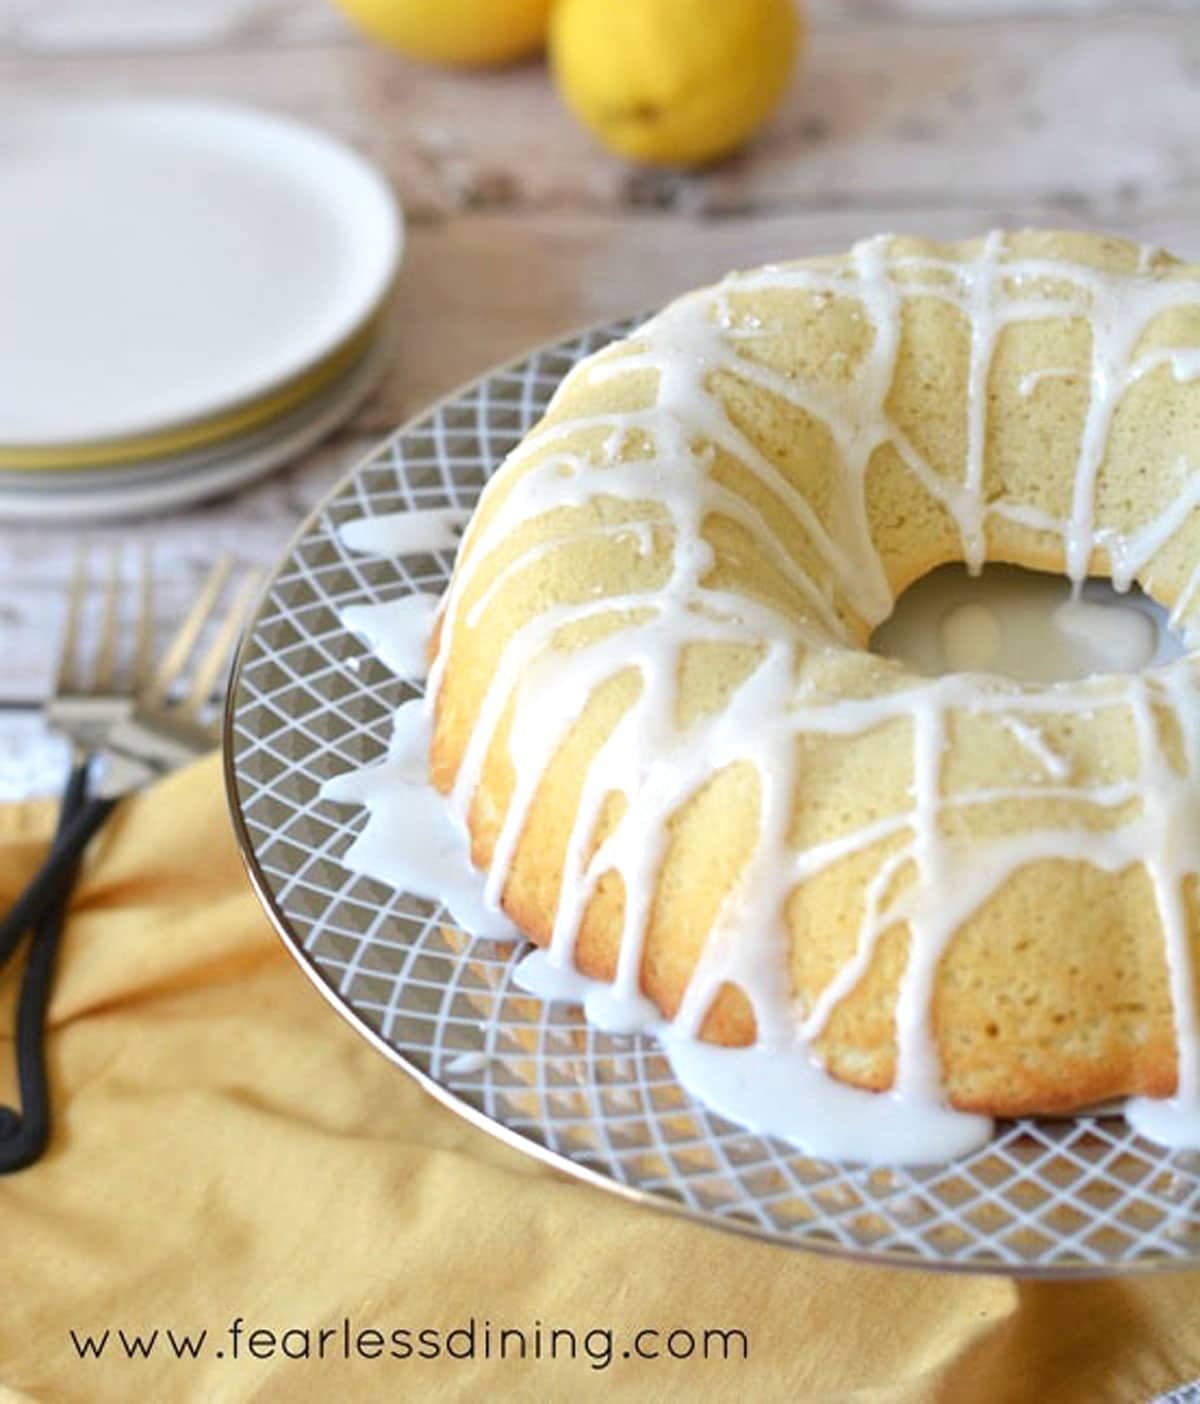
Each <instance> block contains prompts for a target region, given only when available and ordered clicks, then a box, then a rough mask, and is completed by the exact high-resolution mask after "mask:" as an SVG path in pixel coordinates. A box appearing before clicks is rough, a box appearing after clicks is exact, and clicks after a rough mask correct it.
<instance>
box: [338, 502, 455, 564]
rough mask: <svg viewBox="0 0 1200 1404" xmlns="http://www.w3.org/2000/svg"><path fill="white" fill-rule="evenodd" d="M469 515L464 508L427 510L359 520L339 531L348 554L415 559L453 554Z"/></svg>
mask: <svg viewBox="0 0 1200 1404" xmlns="http://www.w3.org/2000/svg"><path fill="white" fill-rule="evenodd" d="M470 516H471V514H470V512H468V511H466V510H465V509H463V508H462V507H426V508H424V509H414V510H413V511H411V512H387V513H381V514H380V515H379V516H378V517H356V518H355V519H354V520H353V521H349V522H343V523H342V524H341V526H339V527H338V528H337V536H338V540H339V541H340V542H341V543H342V545H343V546H345V548H346V549H347V550H348V551H362V552H365V553H367V554H369V555H372V556H415V555H420V554H423V553H425V552H426V551H453V550H454V549H455V548H456V547H457V546H458V530H457V529H458V528H459V527H461V526H465V525H466V523H467V521H468V519H469V518H470Z"/></svg>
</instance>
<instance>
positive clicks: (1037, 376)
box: [1017, 366, 1077, 400]
mask: <svg viewBox="0 0 1200 1404" xmlns="http://www.w3.org/2000/svg"><path fill="white" fill-rule="evenodd" d="M1076 378H1077V375H1076V372H1075V371H1073V370H1072V369H1071V368H1070V367H1069V366H1046V367H1045V368H1044V369H1042V370H1035V371H1029V372H1028V374H1026V375H1023V376H1022V377H1021V378H1020V380H1018V381H1017V394H1018V395H1020V397H1021V398H1022V399H1023V400H1027V399H1029V397H1030V395H1032V394H1033V393H1034V391H1035V390H1036V389H1037V388H1038V386H1039V385H1040V384H1041V383H1042V381H1043V380H1075V379H1076Z"/></svg>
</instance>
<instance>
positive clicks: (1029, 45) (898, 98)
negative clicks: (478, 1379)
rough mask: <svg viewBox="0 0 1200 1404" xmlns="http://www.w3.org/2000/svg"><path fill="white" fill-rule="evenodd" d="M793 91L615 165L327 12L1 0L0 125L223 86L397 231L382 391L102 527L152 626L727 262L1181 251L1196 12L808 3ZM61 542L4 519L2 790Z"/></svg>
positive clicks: (553, 104)
mask: <svg viewBox="0 0 1200 1404" xmlns="http://www.w3.org/2000/svg"><path fill="white" fill-rule="evenodd" d="M809 10H810V22H811V37H810V43H809V46H808V52H807V54H806V56H805V59H804V62H803V64H802V66H801V67H800V69H799V70H798V72H797V74H796V80H795V83H794V86H793V89H792V92H791V94H790V96H789V98H788V101H787V102H786V104H785V106H784V108H783V109H782V111H781V112H780V113H779V115H778V116H777V118H776V119H775V121H774V122H773V123H772V124H771V126H770V127H769V128H768V129H767V130H766V131H764V132H763V133H762V135H761V136H760V137H759V139H758V140H757V141H756V142H755V143H754V144H753V145H752V146H751V147H750V148H748V149H747V150H746V151H745V152H744V153H743V154H742V155H740V156H739V157H737V158H736V159H734V160H732V161H729V162H727V163H725V164H723V165H721V166H719V167H717V168H715V169H712V170H710V171H707V172H704V173H702V174H694V175H681V174H675V173H670V172H657V171H648V170H640V169H634V168H631V167H629V166H627V165H625V164H623V163H622V162H620V161H618V160H616V159H614V158H612V157H610V156H608V155H606V154H605V153H604V152H602V151H600V150H599V149H598V148H597V147H596V146H595V145H594V144H593V143H592V141H591V140H590V138H589V137H588V136H587V135H586V133H584V132H583V131H582V130H581V129H580V128H579V127H578V126H577V125H576V124H575V123H574V122H573V121H572V119H571V118H570V117H569V116H568V114H567V113H566V112H565V111H564V110H563V108H562V107H561V105H560V103H559V101H558V99H557V97H556V95H555V93H554V91H553V89H552V87H551V85H550V82H549V80H548V77H547V74H546V72H545V69H544V67H543V66H542V65H541V64H536V63H535V64H529V65H526V66H523V67H519V68H515V69H511V70H507V71H504V72H499V73H489V74H482V75H480V74H470V75H468V74H457V73H449V72H443V71H439V70H435V69H426V68H420V67H416V66H413V65H410V64H407V63H405V62H404V61H403V60H401V59H399V58H397V57H395V56H394V55H391V54H389V53H386V52H384V51H381V50H379V49H376V48H372V47H370V46H368V45H367V44H366V43H365V42H363V41H361V40H360V39H359V38H358V37H357V36H356V35H354V34H352V33H351V32H350V31H349V30H348V29H347V28H346V26H345V25H344V24H343V23H342V22H341V21H340V19H339V18H338V16H337V14H336V13H335V12H334V11H333V9H332V8H331V7H330V6H329V5H328V4H326V3H324V0H286V2H285V3H281V0H187V3H169V4H165V3H163V0H108V3H105V4H103V5H101V4H98V3H96V0H0V120H2V115H3V108H4V106H5V105H6V104H8V103H11V102H20V101H23V100H28V99H38V100H42V101H45V100H47V99H53V98H55V97H58V96H62V97H68V96H84V95H87V96H94V95H102V94H111V95H132V94H148V95H149V94H154V95H161V94H178V95H190V96H206V97H225V98H233V99H237V100H241V101H244V102H250V103H254V104H257V105H259V106H262V107H265V108H270V109H275V110H278V111H281V112H285V113H290V114H293V115H295V116H298V117H302V118H304V119H305V120H307V121H309V122H312V123H316V124H318V125H320V126H323V127H325V128H327V129H329V130H330V131H331V132H334V133H336V134H338V135H339V136H342V137H344V138H345V139H347V140H348V141H350V142H352V143H353V144H354V145H355V146H357V147H359V148H360V149H362V150H363V151H365V152H366V153H367V154H368V155H370V156H371V157H373V158H374V159H375V160H376V161H378V162H379V163H380V165H381V166H382V167H383V168H384V169H385V170H386V172H387V173H388V175H389V176H390V178H391V179H392V181H393V182H394V184H395V187H396V189H397V191H398V193H399V196H400V199H401V201H402V203H403V205H404V209H405V213H406V216H407V220H408V244H407V254H406V259H405V264H404V268H403V272H402V276H401V279H400V284H399V287H398V289H397V292H396V296H395V301H394V306H393V309H392V317H393V320H394V324H395V333H396V354H395V358H394V360H393V363H392V365H391V368H390V371H389V373H388V375H387V377H386V380H385V382H384V384H383V386H382V388H381V390H380V391H379V392H378V393H377V394H376V395H375V396H374V397H373V398H372V399H371V400H370V401H369V402H368V403H367V404H366V405H365V406H364V407H363V408H362V409H361V410H360V411H359V413H358V414H357V415H356V416H355V417H354V419H353V420H352V421H351V423H350V424H349V425H348V426H347V427H346V428H344V429H342V430H341V431H340V432H339V433H337V434H336V435H335V436H334V437H333V438H331V439H329V440H328V441H327V442H326V443H325V444H324V445H323V446H322V447H321V448H319V449H318V450H316V451H315V452H313V453H310V454H308V455H307V456H306V457H304V458H303V459H302V460H301V461H299V462H298V463H296V464H295V465H294V466H293V467H291V468H289V469H287V470H285V471H282V472H279V473H277V474H276V475H275V476H273V477H271V478H269V479H267V480H266V481H265V482H263V483H261V484H260V485H258V486H256V487H253V488H251V489H249V490H246V491H242V492H240V493H238V494H236V495H234V496H230V497H227V498H225V499H223V500H219V501H216V502H213V503H210V504H208V505H205V506H202V507H198V508H195V509H193V510H191V511H186V512H179V513H177V514H174V515H171V516H168V517H164V518H156V519H148V520H145V521H138V522H131V523H129V524H127V525H122V526H120V527H113V528H106V529H104V530H102V531H97V532H96V533H95V534H94V536H95V537H96V538H97V539H99V540H101V541H109V540H113V541H119V542H121V543H129V544H131V545H134V544H139V543H142V542H151V543H152V544H153V546H154V548H155V551H156V563H157V570H158V572H159V573H160V575H161V576H162V578H163V581H164V586H163V588H162V589H161V590H160V592H159V596H160V599H159V605H160V612H161V616H162V617H161V619H160V621H159V624H160V627H161V628H162V629H163V630H164V631H165V630H166V629H168V628H169V627H170V624H171V621H172V620H173V619H175V618H177V617H178V616H179V614H180V613H181V611H182V610H183V609H184V608H185V607H186V604H187V602H188V600H189V597H190V595H191V593H192V591H193V590H194V589H195V585H196V582H197V580H198V579H199V577H200V576H201V575H202V574H203V572H204V570H205V569H206V566H207V564H208V563H209V562H210V561H211V560H212V558H213V556H214V555H215V554H216V552H217V551H219V550H222V549H226V550H232V551H234V552H235V553H236V554H237V555H238V556H240V557H242V558H244V559H246V560H253V561H258V562H262V563H264V564H269V563H271V562H272V561H273V560H274V559H275V558H276V556H277V555H278V553H279V552H280V550H281V548H282V547H283V545H284V543H285V542H286V541H287V539H288V537H289V536H290V535H291V533H292V531H293V530H294V528H295V526H296V525H297V524H298V522H299V521H300V519H301V518H302V517H303V516H304V515H305V514H306V513H307V511H308V510H309V509H310V508H311V507H312V506H313V504H315V503H316V502H317V501H318V500H319V499H320V498H321V497H322V496H323V495H324V494H325V493H326V492H327V491H328V489H329V488H330V487H331V486H332V485H333V483H334V482H335V481H336V480H337V479H338V477H339V476H340V475H341V474H342V473H343V472H344V471H345V470H346V469H347V468H348V467H349V466H350V465H351V464H352V463H353V462H354V461H355V459H356V458H358V457H359V456H360V455H361V454H362V453H363V452H364V451H365V450H366V449H368V448H369V447H370V446H371V444H372V443H373V442H374V441H375V440H377V439H378V438H379V437H380V436H382V435H383V434H384V433H386V432H387V431H388V430H390V429H392V428H393V427H394V426H395V425H396V424H398V423H399V422H400V421H402V420H404V419H405V418H407V417H409V416H410V415H412V414H414V413H416V412H417V411H418V410H420V409H421V408H422V407H423V406H424V405H425V404H426V403H427V402H429V401H430V400H431V399H433V398H434V397H436V396H438V395H440V394H442V393H444V392H446V391H447V390H449V389H451V388H453V387H454V386H455V385H457V384H459V383H460V382H462V381H464V380H466V379H468V378H469V377H472V376H474V375H475V374H477V373H479V372H481V371H483V370H485V369H486V368H487V367H488V366H490V365H492V364H493V363H495V362H497V361H499V360H502V359H506V358H508V357H510V356H513V355H514V354H516V353H518V352H520V351H521V350H522V349H523V348H525V347H527V346H529V345H531V344H532V343H535V342H538V341H541V340H544V339H545V338H547V337H550V336H553V335H555V334H557V333H560V332H565V331H567V330H568V329H569V328H571V327H574V326H576V325H578V324H580V323H584V322H588V321H593V320H596V319H597V318H600V317H603V316H607V315H609V314H617V313H621V312H626V311H632V310H635V309H642V308H646V307H649V306H651V305H653V304H655V303H660V302H662V301H664V300H665V299H667V298H668V297H670V296H671V295H672V294H674V293H677V292H680V291H682V290H683V289H685V288H687V287H689V286H692V285H695V284H699V283H703V282H706V281H709V280H711V279H712V278H714V277H717V276H719V275H720V274H721V273H723V272H725V271H726V270H728V269H729V268H731V267H735V266H745V265H749V264H754V263H756V262H761V261H765V260H767V259H772V258H775V259H778V258H785V257H792V256H799V255H803V254H808V253H814V252H820V251H827V250H834V249H838V248H841V247H843V246H844V245H846V244H848V243H849V242H850V241H852V240H854V239H856V238H859V237H862V236H864V235H868V234H872V233H877V232H879V231H881V230H895V231H913V232H918V231H919V232H923V233H927V234H930V235H933V236H944V237H957V236H962V235H965V234H969V233H975V232H979V231H981V230H983V229H986V228H989V227H992V226H1005V227H1014V226H1020V225H1023V224H1029V223H1043V224H1045V223H1048V224H1053V225H1057V226H1066V227H1093V228H1103V229H1108V230H1112V231H1115V232H1120V233H1127V234H1131V235H1134V236H1136V237H1138V238H1140V239H1145V240H1149V241H1152V242H1155V243H1160V244H1163V245H1166V246H1167V247H1169V248H1171V249H1172V250H1173V251H1175V252H1177V253H1181V254H1183V255H1186V256H1190V257H1193V258H1200V140H1197V137H1198V135H1200V6H1198V5H1197V4H1196V3H1184V0H1177V2H1176V3H1173V4H1172V3H1162V0H1124V3H1121V2H1120V0H1057V3H1054V0H812V3H811V4H810V6H809ZM78 536H79V532H78V530H77V529H68V528H63V527H54V528H52V527H46V528H39V527H31V526H27V525H25V526H0V796H2V795H4V794H7V793H13V792H15V791H19V790H21V789H28V788H30V787H31V786H34V787H37V786H41V785H44V784H46V783H48V780H47V771H46V769H45V767H44V766H39V765H38V764H35V763H34V762H33V761H32V760H31V757H33V756H34V755H35V753H36V747H35V745H34V741H35V738H36V736H37V734H38V723H37V721H36V711H35V709H36V706H37V704H38V702H39V699H40V698H41V697H42V696H43V695H44V694H45V692H46V690H47V688H48V687H49V684H50V679H51V674H52V667H53V661H54V655H55V653H56V649H57V634H58V630H59V626H60V622H61V619H62V614H63V606H64V599H65V589H66V583H67V579H68V575H69V571H70V567H71V561H72V557H73V553H74V550H75V543H76V541H77V539H78Z"/></svg>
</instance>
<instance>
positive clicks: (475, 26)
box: [335, 0, 553, 67]
mask: <svg viewBox="0 0 1200 1404" xmlns="http://www.w3.org/2000/svg"><path fill="white" fill-rule="evenodd" d="M335 3H336V4H337V5H339V6H340V7H341V9H342V10H343V11H344V12H345V13H346V14H347V15H349V16H350V18H351V19H352V20H353V21H354V22H355V23H356V24H358V25H359V26H360V27H361V28H362V29H364V30H366V32H367V33H368V34H369V35H371V37H372V38H374V39H378V40H379V41H380V42H381V43H383V44H387V45H388V46H389V47H391V48H393V49H398V50H399V51H400V52H401V53H402V54H406V55H407V56H408V57H409V58H415V59H423V60H425V61H426V62H429V63H446V64H454V65H457V64H463V65H467V66H471V67H476V66H478V67H484V66H487V65H489V64H502V63H512V62H514V61H515V60H516V59H520V58H525V57H526V56H527V55H529V54H533V53H536V52H537V51H538V50H539V49H540V48H542V46H543V45H544V44H545V42H546V26H547V23H548V22H549V18H550V7H551V5H552V4H553V0H335Z"/></svg>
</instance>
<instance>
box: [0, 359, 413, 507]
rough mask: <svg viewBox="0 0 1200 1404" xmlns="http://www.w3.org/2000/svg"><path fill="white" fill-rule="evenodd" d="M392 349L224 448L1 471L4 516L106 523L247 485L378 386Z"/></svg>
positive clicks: (321, 435) (341, 418)
mask: <svg viewBox="0 0 1200 1404" xmlns="http://www.w3.org/2000/svg"><path fill="white" fill-rule="evenodd" d="M387 359H388V348H387V346H386V345H385V344H384V343H383V342H377V343H376V344H374V345H373V346H372V347H371V348H370V350H368V351H367V353H366V354H365V355H364V356H363V358H362V359H361V360H360V361H359V362H358V363H357V364H356V365H355V366H354V367H352V369H350V370H349V371H347V372H346V374H345V375H343V376H342V377H341V378H340V379H339V380H338V381H336V382H335V383H334V384H333V385H331V386H329V387H328V389H326V390H324V391H323V392H322V393H321V394H319V395H317V396H316V397H315V398H314V399H313V400H311V401H309V402H308V403H306V404H305V405H303V406H301V407H300V408H299V409H297V410H293V411H292V412H291V413H290V414H287V415H285V416H283V418H282V419H280V420H277V421H276V422H275V423H273V424H271V425H269V426H267V427H266V428H263V429H258V430H255V431H254V432H252V433H249V434H246V435H241V436H237V437H235V438H233V439H230V440H228V441H227V442H226V443H224V444H223V445H221V446H220V448H219V449H218V448H214V449H203V450H198V451H197V452H195V453H191V454H182V455H180V456H179V458H177V459H163V460H160V461H156V462H152V463H139V464H136V465H134V466H132V467H129V468H113V469H87V470H84V471H82V472H80V473H71V474H67V473H66V472H56V473H41V474H30V473H0V521H24V522H89V523H90V522H104V521H114V520H119V519H121V518H126V517H140V516H147V515H149V514H151V513H155V512H166V511H173V510H175V509H177V508H179V507H186V506H188V505H190V504H191V503H194V502H201V501H203V500H205V499H206V498H210V497H217V496H219V495H220V494H221V493H224V492H231V491H232V490H233V489H234V488H238V487H243V486H244V485H245V484H246V483H250V482H253V481H254V480H255V479H256V478H261V477H264V476H265V475H266V474H267V473H269V472H270V471H271V470H272V469H274V468H277V467H279V466H280V464H282V463H286V462H287V461H288V460H290V459H292V458H296V457H298V456H299V455H300V454H302V453H304V452H306V451H307V450H308V449H310V448H312V447H313V445H314V444H316V443H318V442H319V441H320V440H321V439H323V438H324V437H325V436H326V435H328V434H330V433H332V431H333V430H334V429H336V428H337V427H338V425H339V424H342V423H344V422H345V421H346V420H347V419H348V418H349V417H350V415H352V414H353V413H354V411H355V410H356V409H357V408H358V406H359V405H360V404H361V403H362V401H363V400H364V399H366V397H367V395H369V394H370V392H371V391H372V390H373V389H374V388H375V386H376V385H377V384H378V382H379V379H380V376H381V374H382V372H383V370H384V368H385V367H386V365H387Z"/></svg>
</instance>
